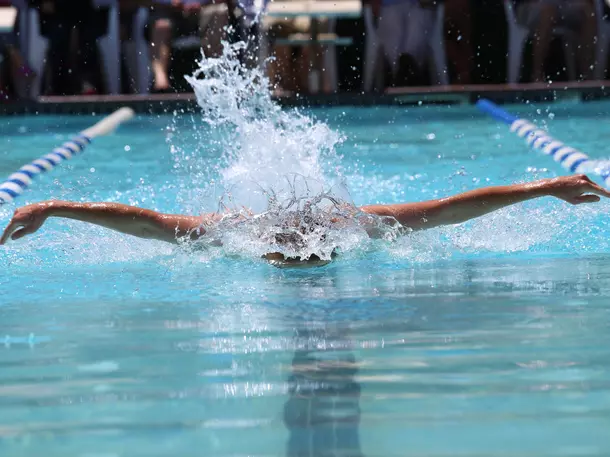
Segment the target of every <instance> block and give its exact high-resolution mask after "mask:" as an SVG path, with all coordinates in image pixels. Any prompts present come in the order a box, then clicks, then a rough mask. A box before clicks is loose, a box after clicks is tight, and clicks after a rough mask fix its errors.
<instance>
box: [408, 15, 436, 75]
mask: <svg viewBox="0 0 610 457" xmlns="http://www.w3.org/2000/svg"><path fill="white" fill-rule="evenodd" d="M402 6H403V11H402V12H403V18H404V22H403V27H405V28H406V33H405V34H404V35H403V41H402V43H401V48H400V55H401V57H402V61H406V62H407V65H409V68H408V69H406V71H407V74H406V78H407V81H409V82H412V83H414V84H416V85H419V84H422V82H423V80H424V75H425V74H426V72H425V68H426V64H427V62H428V59H429V50H430V45H429V44H430V34H431V33H432V28H433V26H434V21H435V20H436V8H435V7H431V8H425V7H422V6H420V5H419V4H417V3H405V4H403V5H402ZM403 56H404V57H403Z"/></svg>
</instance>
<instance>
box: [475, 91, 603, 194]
mask: <svg viewBox="0 0 610 457" xmlns="http://www.w3.org/2000/svg"><path fill="white" fill-rule="evenodd" d="M477 108H479V109H480V110H481V111H483V112H484V113H486V114H488V115H490V116H491V117H493V118H494V119H496V120H497V121H500V122H503V123H505V124H507V125H508V126H509V127H510V131H511V132H513V133H516V134H517V135H518V136H520V137H521V138H525V141H526V143H527V144H528V146H530V147H531V148H532V149H537V150H539V151H541V152H543V153H544V154H546V155H548V156H551V158H552V159H553V160H554V161H555V162H558V163H559V164H560V165H561V166H562V167H563V168H565V169H566V170H568V171H569V172H571V173H595V174H598V175H599V176H601V178H602V180H603V181H604V184H605V185H606V187H609V188H610V166H608V165H606V166H605V167H604V166H600V165H599V161H595V160H591V159H590V158H589V156H587V155H586V154H585V153H583V152H582V151H579V150H578V149H575V148H572V147H570V146H568V145H566V144H564V143H562V142H561V141H557V140H556V139H554V138H553V137H551V136H549V134H548V132H546V131H545V130H542V129H540V128H538V127H537V126H536V125H534V124H532V123H531V122H529V121H527V120H525V119H519V118H518V117H516V116H514V115H512V114H510V113H509V112H508V111H506V110H504V109H502V108H500V107H499V106H498V105H496V104H495V103H493V102H491V101H489V100H485V99H481V100H479V101H478V102H477Z"/></svg>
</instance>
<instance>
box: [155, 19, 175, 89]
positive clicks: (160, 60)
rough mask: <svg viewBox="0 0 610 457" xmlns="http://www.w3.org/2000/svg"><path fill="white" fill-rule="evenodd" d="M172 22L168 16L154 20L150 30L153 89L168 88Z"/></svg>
mask: <svg viewBox="0 0 610 457" xmlns="http://www.w3.org/2000/svg"><path fill="white" fill-rule="evenodd" d="M171 43H172V23H171V21H170V20H169V18H160V19H157V20H155V21H154V23H153V27H152V32H151V48H152V52H151V54H152V71H153V77H154V86H153V91H163V90H168V89H169V88H170V84H169V61H170V58H171Z"/></svg>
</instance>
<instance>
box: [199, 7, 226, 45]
mask: <svg viewBox="0 0 610 457" xmlns="http://www.w3.org/2000/svg"><path fill="white" fill-rule="evenodd" d="M228 25H229V9H228V8H227V4H226V3H219V4H210V5H205V6H202V7H201V13H200V19H199V29H200V31H201V47H202V48H203V52H205V55H206V56H207V57H219V56H220V55H222V47H223V45H222V43H223V41H227V38H228V37H227V26H228Z"/></svg>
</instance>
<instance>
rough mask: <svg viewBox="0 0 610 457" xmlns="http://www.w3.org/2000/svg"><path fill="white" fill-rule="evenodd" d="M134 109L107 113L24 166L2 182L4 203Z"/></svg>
mask: <svg viewBox="0 0 610 457" xmlns="http://www.w3.org/2000/svg"><path fill="white" fill-rule="evenodd" d="M134 114H135V113H134V111H133V110H132V109H131V108H127V107H123V108H120V109H118V110H116V111H115V112H114V113H112V114H110V115H109V116H106V117H105V118H103V119H102V120H101V121H99V122H98V123H96V124H95V125H93V126H91V127H89V128H87V129H85V130H83V131H82V132H80V133H79V134H78V135H76V136H75V137H74V138H72V140H70V141H66V142H65V143H64V144H62V145H61V146H59V147H57V148H55V149H53V151H51V152H50V153H48V154H46V155H44V156H42V157H40V158H38V159H36V160H34V161H32V162H30V163H28V164H26V165H24V166H22V167H21V168H20V169H19V170H17V171H16V172H15V173H13V174H12V175H10V176H9V177H8V178H7V179H6V181H4V182H3V183H2V184H0V206H2V205H4V204H6V203H10V202H11V201H13V200H14V199H15V198H17V197H18V196H19V195H21V194H22V193H23V192H24V191H25V190H26V189H27V188H28V187H29V186H30V185H31V184H32V182H33V180H34V179H35V178H36V176H38V175H39V174H41V173H46V172H48V171H51V170H53V169H54V168H55V167H56V166H58V165H59V164H60V163H61V162H63V161H64V160H68V159H71V158H72V157H74V156H76V155H78V154H80V153H81V152H83V150H84V149H85V148H86V147H87V145H89V144H90V143H91V140H93V138H95V137H98V136H103V135H107V134H109V133H111V132H113V131H114V130H115V129H116V128H117V127H118V126H119V125H121V124H122V123H123V122H126V121H128V120H130V119H131V118H133V117H134Z"/></svg>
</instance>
